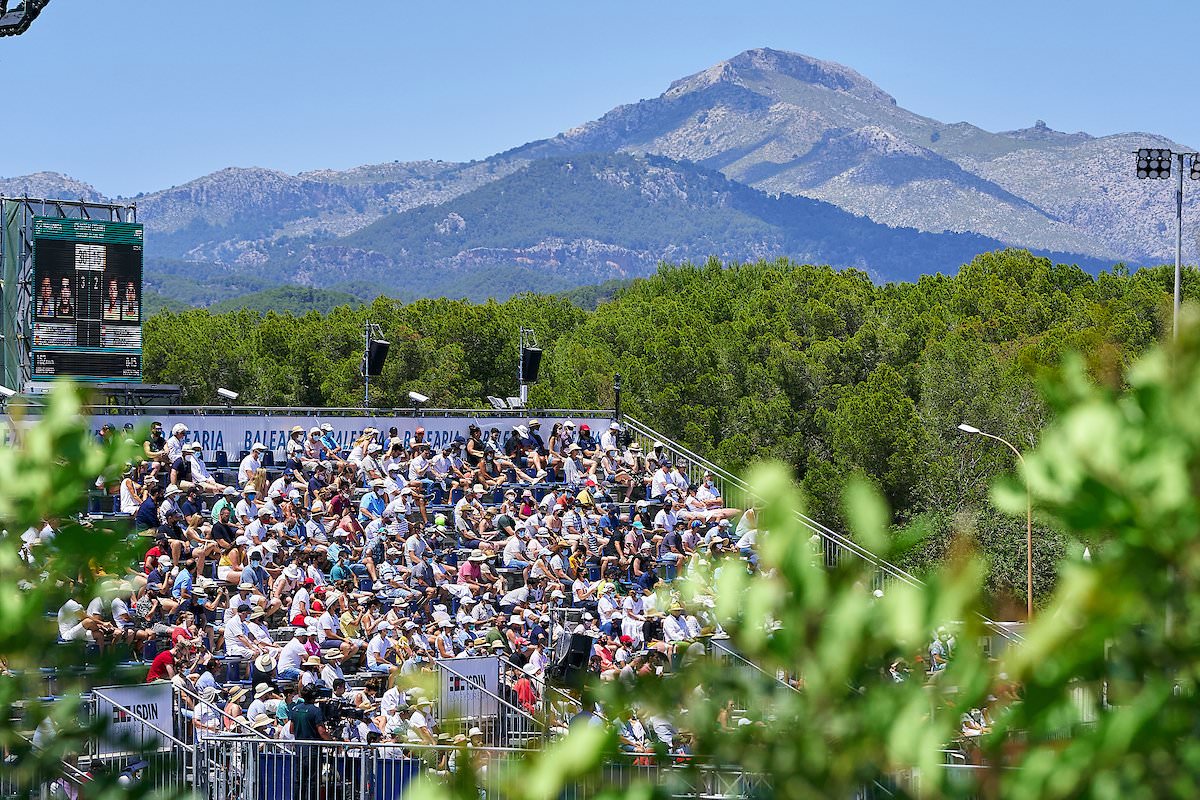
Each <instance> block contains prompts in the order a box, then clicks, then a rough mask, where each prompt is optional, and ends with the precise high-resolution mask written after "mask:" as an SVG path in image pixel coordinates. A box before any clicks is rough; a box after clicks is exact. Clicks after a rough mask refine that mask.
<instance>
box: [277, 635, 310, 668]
mask: <svg viewBox="0 0 1200 800" xmlns="http://www.w3.org/2000/svg"><path fill="white" fill-rule="evenodd" d="M307 657H308V629H307V628H301V627H296V628H293V629H292V638H291V640H290V641H288V642H287V643H286V644H284V646H283V647H282V648H281V649H280V651H279V659H278V663H277V664H276V669H277V670H278V673H277V674H278V675H279V679H280V680H284V681H294V680H296V679H297V678H298V677H300V665H301V664H302V663H304V659H305V658H307Z"/></svg>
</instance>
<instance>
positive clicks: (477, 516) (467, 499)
mask: <svg viewBox="0 0 1200 800" xmlns="http://www.w3.org/2000/svg"><path fill="white" fill-rule="evenodd" d="M483 491H484V490H483V484H480V483H477V484H475V485H474V486H472V487H471V491H469V492H463V496H462V497H460V498H459V500H458V502H457V503H455V504H454V530H455V532H456V533H458V534H460V535H462V536H466V537H468V538H471V539H476V538H478V537H479V535H480V530H479V526H480V525H481V524H482V521H483V503H482V502H481V498H482V497H483Z"/></svg>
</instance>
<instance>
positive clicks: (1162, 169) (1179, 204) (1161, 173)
mask: <svg viewBox="0 0 1200 800" xmlns="http://www.w3.org/2000/svg"><path fill="white" fill-rule="evenodd" d="M1135 155H1136V156H1137V173H1136V174H1137V177H1138V179H1139V180H1147V179H1149V180H1167V179H1168V178H1170V177H1171V166H1172V164H1171V162H1172V161H1173V160H1174V161H1177V162H1178V163H1177V164H1176V165H1175V166H1176V168H1177V172H1176V179H1177V182H1176V186H1175V293H1174V303H1173V305H1174V316H1173V320H1172V323H1171V336H1172V338H1174V339H1178V338H1179V306H1180V303H1181V300H1182V293H1181V290H1180V272H1182V269H1183V267H1182V262H1183V169H1184V158H1185V157H1186V158H1188V159H1190V160H1191V170H1190V177H1191V179H1192V180H1200V153H1172V152H1171V151H1170V150H1166V149H1163V148H1158V147H1143V148H1141V149H1140V150H1138V151H1137V152H1136V154H1135ZM960 427H961V426H960Z"/></svg>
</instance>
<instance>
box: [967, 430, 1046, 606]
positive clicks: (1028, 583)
mask: <svg viewBox="0 0 1200 800" xmlns="http://www.w3.org/2000/svg"><path fill="white" fill-rule="evenodd" d="M958 429H959V430H960V431H962V432H963V433H972V434H975V435H976V436H985V437H987V438H988V439H995V440H996V441H997V442H1000V443H1001V444H1003V445H1005V446H1006V447H1008V449H1009V450H1012V451H1013V453H1014V454H1015V455H1016V456H1017V461H1019V462H1021V466H1022V467H1024V466H1025V457H1024V456H1022V455H1021V451H1020V450H1018V449H1017V448H1015V447H1013V445H1012V442H1010V441H1008V440H1007V439H1001V438H1000V437H999V436H994V435H993V434H990V433H984V432H983V431H981V430H979V428H976V427H975V426H974V425H968V424H967V423H965V422H963V423H960V424H959V426H958ZM1025 558H1026V572H1025V604H1026V605H1025V620H1026V622H1028V621H1030V620H1032V619H1033V496H1032V495H1031V494H1030V491H1029V476H1028V475H1026V476H1025Z"/></svg>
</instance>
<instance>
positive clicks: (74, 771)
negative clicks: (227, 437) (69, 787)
mask: <svg viewBox="0 0 1200 800" xmlns="http://www.w3.org/2000/svg"><path fill="white" fill-rule="evenodd" d="M14 732H15V733H16V734H17V736H19V737H21V739H23V740H24V741H25V743H26V744H28V745H29V747H30V749H32V750H36V749H38V748H37V747H36V746H35V745H34V743H33V737H32V736H26V735H25V734H24V733H21V732H20V731H14ZM58 763H59V764H60V765H61V766H62V768H63V778H65V779H66V780H69V781H71V783H73V784H75V785H76V786H83V784H84V783H86V782H88V781H90V780H91V776H89V775H88V774H87V773H86V772H84V771H83V770H81V769H80V768H79V767H77V766H75V765H74V764H72V763H70V762H68V761H64V760H62V759H59V762H58Z"/></svg>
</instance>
